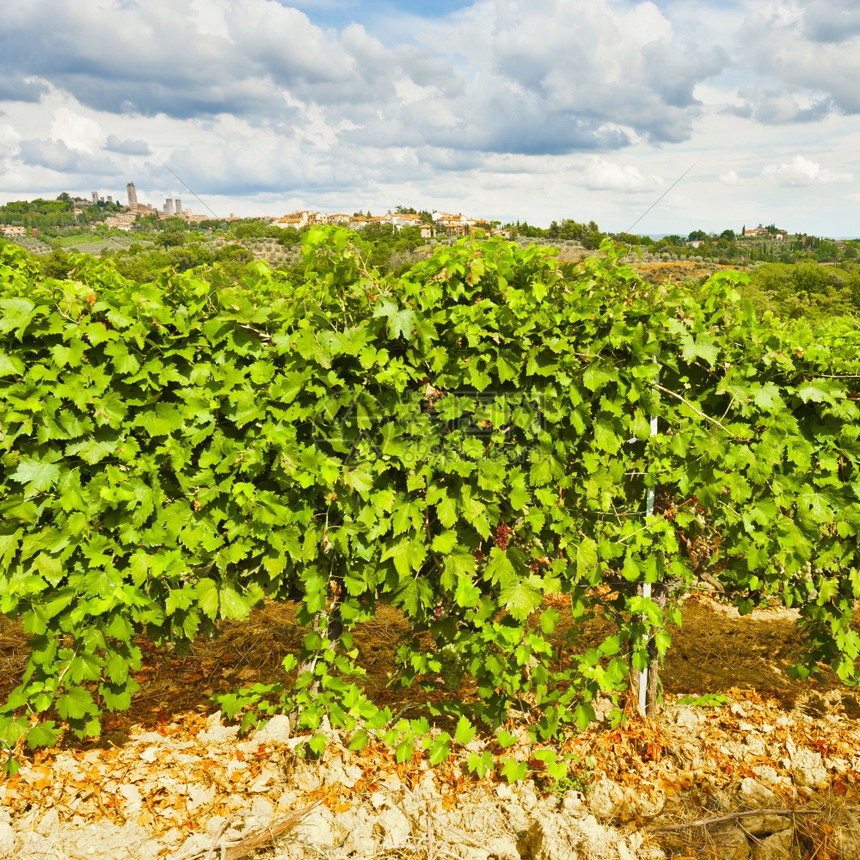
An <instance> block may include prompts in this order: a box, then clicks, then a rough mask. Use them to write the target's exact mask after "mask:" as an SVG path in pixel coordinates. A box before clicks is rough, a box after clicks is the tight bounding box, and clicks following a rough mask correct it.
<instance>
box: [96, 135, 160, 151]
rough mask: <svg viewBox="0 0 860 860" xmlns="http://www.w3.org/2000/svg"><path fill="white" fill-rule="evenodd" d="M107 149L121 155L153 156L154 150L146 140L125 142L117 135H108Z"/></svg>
mask: <svg viewBox="0 0 860 860" xmlns="http://www.w3.org/2000/svg"><path fill="white" fill-rule="evenodd" d="M105 149H107V150H110V152H117V153H119V154H120V155H152V150H151V149H150V148H149V144H148V143H147V142H146V141H145V140H123V139H122V138H119V137H117V136H116V135H115V134H111V135H108V139H107V142H106V143H105Z"/></svg>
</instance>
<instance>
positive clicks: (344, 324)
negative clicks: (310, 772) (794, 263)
mask: <svg viewBox="0 0 860 860" xmlns="http://www.w3.org/2000/svg"><path fill="white" fill-rule="evenodd" d="M603 252H604V253H603V254H602V255H601V256H600V257H593V258H590V259H588V260H586V261H585V262H583V263H581V264H579V265H578V266H576V267H566V266H563V265H561V264H559V263H558V262H557V261H556V259H555V258H554V257H553V255H552V252H550V251H548V250H547V249H544V248H538V247H535V246H532V247H527V248H521V247H519V246H517V245H516V244H513V243H509V242H504V241H501V240H484V239H482V238H480V237H478V238H469V239H465V240H463V241H461V242H459V243H458V244H457V245H455V246H453V247H450V248H441V249H438V250H437V252H436V253H435V254H434V256H433V257H432V258H430V259H429V260H424V261H421V262H419V263H417V264H415V265H414V266H412V267H411V268H410V269H409V270H408V271H406V272H405V273H404V274H401V275H398V276H394V275H386V276H380V275H379V274H378V273H377V272H376V271H375V270H372V269H369V268H368V266H367V264H366V263H365V259H366V256H365V255H364V254H363V252H362V248H361V247H360V244H359V240H358V239H357V238H356V236H355V235H354V234H350V233H348V232H346V231H343V230H338V229H329V228H315V229H313V230H311V231H309V232H308V233H307V235H306V236H305V238H304V240H303V249H302V253H303V259H304V277H303V278H295V276H288V275H286V274H284V273H281V272H277V271H272V270H270V269H269V267H268V266H267V265H266V264H264V263H257V264H252V265H250V266H249V267H248V269H247V273H246V275H245V276H244V277H243V278H242V280H241V282H236V280H235V279H232V278H228V277H227V276H226V275H222V274H220V273H219V270H218V269H217V267H215V268H212V269H210V270H208V271H207V272H206V273H205V274H204V273H202V272H200V271H188V272H183V273H179V274H177V273H175V272H172V271H169V270H165V271H164V272H163V273H162V274H161V276H160V277H159V279H158V280H157V281H156V282H154V283H148V284H137V283H132V282H129V281H128V280H126V279H124V278H123V277H122V276H120V275H119V274H118V273H117V272H116V271H115V270H114V269H113V268H112V266H111V265H110V263H109V262H99V261H97V260H95V259H94V258H91V257H88V256H85V255H81V256H79V257H76V258H75V259H74V261H73V263H74V266H73V269H72V271H71V272H70V274H69V276H68V277H67V278H66V279H63V280H55V279H52V278H48V277H44V276H43V275H41V274H40V273H39V271H40V270H39V269H38V267H37V266H35V265H34V263H33V262H32V260H31V258H29V257H28V255H27V254H26V253H25V252H23V251H21V250H20V249H17V248H14V247H13V246H4V247H0V255H2V256H0V391H2V411H0V463H2V472H0V475H2V477H0V481H2V484H0V508H2V517H0V611H2V613H5V615H7V616H9V617H10V618H16V619H20V620H21V622H22V623H23V625H24V628H25V630H26V632H27V634H28V635H29V637H30V657H29V661H28V664H27V668H26V672H25V674H24V676H23V678H22V680H21V683H20V685H19V686H18V687H17V689H16V690H15V691H14V693H13V694H12V695H11V696H10V698H9V699H8V700H7V701H6V702H5V703H4V704H3V705H2V708H0V748H4V749H5V750H6V751H7V755H8V761H7V769H8V768H13V767H14V752H15V750H20V749H21V748H22V745H23V744H25V743H26V744H27V745H29V746H30V747H36V746H39V745H45V744H51V743H53V742H55V740H56V738H57V736H58V734H59V733H60V732H61V731H62V730H65V729H67V728H68V729H70V730H72V731H74V732H76V733H77V734H78V735H79V736H91V735H96V734H98V732H99V725H100V724H99V715H100V713H101V711H102V710H104V709H124V708H127V707H128V706H129V704H130V702H131V698H132V696H133V695H134V694H135V692H136V690H137V684H136V682H135V680H134V674H135V672H136V670H137V669H139V667H140V665H141V649H140V645H139V637H140V633H141V631H145V633H146V635H148V636H149V637H150V638H151V639H153V640H154V641H155V642H157V643H164V642H167V641H172V642H174V643H177V644H179V645H181V643H182V642H187V641H189V640H191V639H193V638H194V637H196V636H198V635H201V634H207V633H212V632H213V631H214V630H215V626H216V624H217V622H218V621H219V619H237V618H244V617H247V615H248V613H249V611H250V610H251V608H252V607H253V606H254V605H255V604H258V603H259V602H260V601H262V600H264V599H266V598H269V599H273V600H296V601H299V602H300V606H299V614H298V617H299V621H300V622H301V623H303V624H306V625H307V628H308V631H309V632H308V633H307V635H306V636H305V639H304V645H303V649H302V652H301V653H300V654H298V655H296V657H295V658H288V659H287V661H285V665H284V670H285V674H284V681H283V683H281V684H275V685H262V684H257V685H254V686H252V687H250V688H248V689H246V690H243V691H237V692H236V693H235V694H233V695H231V696H228V697H227V698H226V699H225V700H224V702H223V703H222V704H223V705H224V707H225V709H226V710H228V711H229V712H230V713H231V714H236V713H239V712H242V711H243V712H244V713H245V714H246V723H248V722H250V721H251V720H253V719H255V718H257V716H259V715H263V714H266V713H272V712H274V711H276V710H286V711H289V712H292V713H293V714H294V715H296V717H297V720H298V728H299V729H301V730H305V731H307V732H308V734H309V737H310V738H311V745H312V748H314V745H319V744H321V743H323V742H324V738H323V735H314V732H315V731H316V730H317V729H318V728H319V727H320V725H321V723H322V721H323V720H324V719H326V718H327V719H329V720H331V722H332V723H333V724H335V725H338V726H341V727H343V729H344V730H345V731H347V732H348V733H351V737H352V742H353V744H354V746H356V747H360V746H361V745H362V744H363V743H365V742H366V741H367V738H368V736H369V733H372V732H374V731H379V732H382V733H384V734H385V735H386V737H388V738H389V740H391V741H392V742H395V743H400V744H401V745H402V746H403V749H404V750H406V751H407V752H408V751H409V750H411V744H412V743H414V742H418V741H417V740H416V738H417V737H418V736H420V735H421V733H422V726H423V727H424V728H427V725H426V721H425V722H423V723H422V721H420V720H419V721H400V722H399V723H396V724H395V725H394V726H391V725H390V721H391V719H392V717H391V714H390V713H389V712H388V711H387V710H386V709H379V708H378V707H377V706H376V705H374V703H373V702H371V701H369V700H368V699H367V697H366V696H365V695H364V694H363V692H362V683H361V670H360V668H359V667H358V666H357V664H356V659H355V658H356V651H355V650H354V647H353V643H352V640H351V631H352V630H353V629H354V627H355V625H356V624H357V623H359V622H361V621H363V620H366V619H368V618H370V617H372V616H373V614H374V612H375V611H376V607H377V605H378V604H379V603H381V602H382V603H388V604H392V605H394V606H396V607H399V608H400V609H401V610H402V612H403V613H404V614H405V615H406V616H407V617H408V619H409V620H410V623H411V625H412V628H413V630H414V638H413V639H411V640H410V641H406V642H404V643H403V645H402V646H401V648H400V651H399V652H398V660H399V665H400V680H401V682H402V683H406V684H425V685H430V686H435V685H437V684H438V683H439V678H440V676H441V678H442V679H444V682H445V684H446V685H447V686H448V687H449V689H450V690H452V691H456V690H458V689H460V686H461V682H462V681H463V679H464V678H465V679H468V680H469V682H470V683H471V684H472V686H473V689H474V695H471V696H468V697H465V696H464V697H462V698H458V697H456V696H452V697H450V700H449V702H448V704H447V705H444V706H443V705H439V706H438V707H439V708H444V709H446V710H447V711H448V712H449V715H450V716H453V717H454V718H455V719H456V720H458V723H457V726H458V729H457V732H456V735H455V738H450V737H449V736H448V735H447V734H445V733H443V734H441V735H438V736H436V737H435V739H434V740H433V741H432V744H433V746H432V748H431V750H430V753H431V759H435V760H440V759H441V758H443V757H444V756H446V755H447V754H448V751H449V748H450V743H451V742H453V741H454V740H458V741H460V742H462V741H463V740H464V739H466V738H470V737H471V736H472V733H473V731H474V728H473V727H479V726H480V727H483V728H484V730H490V731H492V730H496V729H499V728H500V727H502V726H503V725H505V723H506V721H507V720H508V718H509V716H510V714H511V713H512V712H513V711H527V712H528V713H529V715H530V724H531V731H532V733H533V735H534V737H535V738H536V739H540V740H547V739H550V738H553V737H555V736H556V735H557V734H558V732H559V731H560V730H561V729H562V728H563V727H565V726H570V725H580V726H583V725H585V724H587V723H588V721H589V720H590V719H591V718H592V716H593V714H592V710H591V704H590V703H591V702H592V701H593V700H594V698H595V696H597V695H598V694H600V693H601V692H605V693H609V694H615V693H618V692H619V691H622V690H623V689H625V687H626V686H627V684H628V679H629V673H630V669H631V666H632V667H633V668H634V669H641V668H643V667H644V666H645V665H646V664H648V663H649V662H652V661H654V660H659V659H660V657H661V656H662V655H663V654H665V652H666V649H667V648H668V647H669V644H670V635H669V628H670V623H671V622H672V621H677V620H678V617H679V613H678V608H677V606H678V599H679V598H680V597H681V596H683V595H684V594H685V593H686V592H687V591H689V589H691V588H693V587H696V585H697V583H699V582H700V580H701V578H702V577H706V578H708V580H709V581H712V582H716V583H718V584H719V585H720V587H721V588H724V589H725V590H726V592H727V593H728V594H730V595H732V596H733V597H734V599H735V600H736V602H737V604H738V605H739V607H740V608H741V609H742V611H746V610H749V609H751V608H752V607H753V606H754V605H755V604H756V602H758V601H761V600H764V599H767V598H771V597H773V596H777V597H779V598H780V599H781V600H782V601H783V602H784V603H785V605H787V606H797V607H799V608H800V616H801V624H802V625H803V627H804V630H805V641H806V647H805V650H804V653H803V654H801V655H799V661H798V665H797V667H796V671H797V672H798V673H799V674H800V675H801V676H807V675H809V674H810V673H812V672H815V671H816V670H817V668H818V667H820V666H821V665H826V666H828V667H832V668H833V669H834V670H835V671H836V672H837V673H838V675H839V677H840V678H841V679H842V680H843V681H844V682H853V681H855V680H857V677H858V655H860V637H858V634H857V632H856V630H855V629H853V628H852V626H851V624H852V617H853V610H854V605H855V600H856V599H857V597H858V595H860V550H858V539H857V533H858V527H860V473H858V458H860V438H858V437H860V420H858V419H860V404H858V401H857V390H858V385H857V381H858V378H860V334H858V332H857V330H856V328H855V327H854V325H852V324H851V323H850V322H849V321H839V320H831V321H828V322H827V324H826V325H820V326H818V327H817V328H815V329H814V330H813V329H812V328H810V327H809V325H808V324H803V323H798V322H795V323H792V324H782V323H779V322H778V321H776V320H774V319H764V320H762V319H757V318H756V316H755V314H754V313H753V311H752V309H751V308H750V307H749V306H748V305H746V306H745V305H744V304H743V303H742V302H741V301H740V300H739V298H738V296H737V294H736V293H735V291H734V288H733V282H732V280H731V276H729V275H725V274H720V275H718V276H715V277H713V278H711V279H710V280H709V281H708V282H707V283H706V284H704V285H703V286H701V287H699V288H698V289H696V290H695V291H693V292H691V290H689V289H687V288H684V287H676V286H672V285H663V286H652V285H650V284H647V283H645V282H643V281H642V280H641V279H640V278H639V277H638V276H637V275H636V273H635V272H634V271H633V270H632V269H630V268H629V267H627V266H625V265H623V264H622V263H621V262H620V259H619V256H618V254H617V253H616V251H615V250H614V249H613V247H612V246H611V245H607V246H605V247H604V248H603ZM732 276H734V277H739V276H737V275H732ZM290 277H292V280H290V279H289V278H290ZM652 418H656V419H657V425H656V426H657V433H656V434H653V435H652V432H651V420H652ZM649 490H650V491H652V493H653V494H654V495H656V498H657V501H658V503H657V505H656V507H655V506H651V505H648V504H646V497H647V496H648V495H649V492H648V491H649ZM696 545H700V546H701V545H706V546H707V547H708V552H707V553H706V554H702V553H694V552H690V551H689V547H691V546H696ZM646 584H647V585H651V590H650V591H651V596H645V595H646V594H648V589H643V586H645V585H646ZM554 595H565V596H566V599H565V600H564V601H553V600H547V599H546V598H547V597H552V596H554ZM559 606H563V607H564V609H563V611H564V612H565V613H569V615H570V616H571V617H569V618H566V619H565V624H564V625H561V626H560V625H559V621H560V620H561V614H560V610H559V608H558V607H559ZM568 607H569V608H568ZM595 617H600V618H607V619H610V620H611V621H612V623H613V628H612V631H611V633H610V634H608V635H606V637H605V638H604V639H603V641H602V642H601V643H598V644H596V645H595V644H594V643H593V642H590V644H589V645H588V647H586V646H585V645H584V644H583V642H584V641H585V640H584V639H583V635H582V634H583V630H584V628H585V626H586V625H587V624H588V623H589V622H590V621H591V620H592V619H593V618H595ZM562 626H563V630H564V633H563V635H560V634H559V632H558V631H559V629H561V627H562ZM422 637H423V638H422ZM428 641H429V642H432V643H434V644H433V646H432V647H426V644H422V642H423V643H427V642H428ZM475 766H476V767H482V766H484V765H481V763H477V764H476V765H475Z"/></svg>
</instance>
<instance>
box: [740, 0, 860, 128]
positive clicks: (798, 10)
mask: <svg viewBox="0 0 860 860" xmlns="http://www.w3.org/2000/svg"><path fill="white" fill-rule="evenodd" d="M852 3H853V0H852ZM828 15H829V13H826V10H825V8H824V6H823V5H822V4H818V3H816V4H814V5H813V7H811V8H810V10H809V11H808V12H802V7H799V6H796V5H787V6H780V5H778V4H769V5H768V6H766V7H764V8H762V9H760V10H759V11H757V12H756V13H754V14H753V15H751V16H750V17H749V18H748V19H747V20H746V21H745V22H744V25H743V27H742V28H741V30H740V32H739V34H738V37H739V40H740V44H741V47H742V49H744V50H745V51H746V54H747V56H748V57H749V62H750V64H751V66H752V68H753V69H754V70H755V71H756V72H757V73H758V74H759V75H761V76H762V80H763V85H762V86H761V87H760V88H759V89H760V90H761V91H762V94H760V95H759V96H758V97H757V98H755V99H753V98H750V97H749V95H748V94H747V96H746V97H747V99H748V101H749V102H750V108H751V111H752V114H753V116H755V117H756V118H757V119H760V120H761V121H762V122H798V121H805V120H811V119H818V118H820V117H821V116H823V115H825V114H826V113H828V112H838V111H841V112H842V113H845V114H857V113H860V87H858V86H857V81H858V80H860V18H858V13H855V12H854V11H853V7H849V5H848V3H846V2H837V3H836V4H835V8H834V10H833V14H832V15H829V17H828ZM840 27H841V29H842V34H843V35H844V38H840V39H836V38H835V35H836V31H837V30H839V29H840ZM828 34H829V35H828ZM770 92H779V93H781V94H782V93H784V94H785V95H784V96H780V98H781V99H783V101H784V100H793V101H795V102H796V103H797V104H798V105H799V104H800V103H801V102H803V101H808V102H812V106H811V107H809V108H799V107H798V108H797V110H795V111H792V110H790V109H787V108H786V106H785V104H783V105H782V106H777V105H775V104H774V98H773V97H772V96H769V95H768V93H770ZM781 116H782V117H784V118H780V117H781Z"/></svg>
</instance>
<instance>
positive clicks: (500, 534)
mask: <svg viewBox="0 0 860 860" xmlns="http://www.w3.org/2000/svg"><path fill="white" fill-rule="evenodd" d="M510 534H511V530H510V529H509V528H508V526H507V525H506V524H505V523H499V524H498V525H497V526H496V546H497V547H498V548H499V549H507V548H508V540H509V538H510Z"/></svg>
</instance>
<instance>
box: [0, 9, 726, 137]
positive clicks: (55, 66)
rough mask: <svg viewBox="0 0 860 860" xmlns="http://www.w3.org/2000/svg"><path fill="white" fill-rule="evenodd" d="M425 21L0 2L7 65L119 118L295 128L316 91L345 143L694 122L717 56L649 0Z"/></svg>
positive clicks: (564, 133)
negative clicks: (340, 24)
mask: <svg viewBox="0 0 860 860" xmlns="http://www.w3.org/2000/svg"><path fill="white" fill-rule="evenodd" d="M46 20H50V21H52V27H51V29H50V32H48V30H47V29H46V28H45V27H44V21H46ZM548 22H552V26H551V27H547V23H548ZM431 30H432V32H429V35H427V36H426V37H425V36H422V41H423V44H420V45H419V44H415V43H414V42H413V43H412V44H409V43H407V42H403V43H401V44H395V45H393V46H388V45H385V44H383V42H381V41H380V40H379V39H378V38H376V37H375V36H374V35H372V34H370V33H368V32H367V31H366V30H365V28H364V27H363V26H361V25H359V24H350V25H348V26H346V27H344V28H343V29H342V30H341V31H339V32H338V31H334V30H323V29H321V28H320V27H317V26H315V25H314V24H313V23H312V22H311V20H310V19H309V18H308V17H307V15H306V14H304V13H303V12H301V11H299V10H298V9H295V8H291V7H290V6H288V5H285V4H284V3H281V2H277V0H233V2H229V3H228V2H227V0H194V2H193V3H192V4H191V6H190V9H189V7H188V6H186V5H185V4H176V3H174V2H172V0H147V2H146V3H145V4H144V3H131V2H124V0H103V2H102V3H99V4H95V5H93V4H89V5H88V4H70V3H68V2H67V0H30V2H28V3H27V4H21V5H20V7H18V8H16V9H14V10H13V11H12V12H11V13H10V14H9V15H7V16H6V18H5V19H4V26H3V29H2V31H1V32H0V75H2V73H3V72H4V71H6V72H11V71H16V72H23V73H26V74H29V75H36V76H39V78H40V79H44V80H46V81H48V82H49V83H50V84H51V86H53V87H56V88H58V89H59V90H61V91H63V92H65V93H68V94H70V95H71V96H73V97H74V98H75V99H77V100H78V101H79V102H80V103H81V104H83V105H85V106H87V107H89V108H90V109H92V110H94V111H100V112H107V113H114V114H118V115H121V116H125V117H129V118H131V117H134V116H145V117H156V116H159V115H161V114H164V115H166V116H168V117H172V118H176V119H181V120H198V119H199V120H210V121H211V120H214V119H215V118H216V117H218V116H221V115H225V114H229V115H233V116H237V117H241V118H243V119H244V120H246V121H247V122H249V123H252V124H254V125H256V126H257V127H259V128H275V129H279V130H282V133H283V134H284V135H285V136H286V137H288V138H291V137H293V136H294V135H293V134H292V129H294V128H299V127H300V126H301V124H302V123H303V122H304V120H305V119H306V117H307V116H308V115H309V114H311V113H312V111H313V110H314V109H315V110H316V111H317V114H318V115H320V114H321V115H322V118H323V121H324V122H325V124H326V125H327V126H328V127H329V128H334V129H336V132H335V135H336V139H338V140H342V141H343V142H344V143H345V144H347V145H352V146H366V145H370V142H372V143H373V145H375V146H379V145H383V146H386V145H387V146H395V147H396V146H401V145H409V146H426V145H430V146H438V147H442V148H446V149H463V150H472V151H476V152H486V153H525V154H558V153H567V152H576V151H588V150H593V149H596V148H600V149H619V148H622V147H625V146H629V145H630V144H631V143H633V142H634V141H636V140H639V139H645V140H651V141H655V142H677V141H682V140H685V139H687V138H688V137H689V135H690V134H691V132H692V127H693V123H694V121H695V120H696V118H697V117H698V116H699V114H700V105H699V103H698V101H697V100H696V98H695V96H694V90H695V87H696V85H697V84H698V83H701V82H702V81H704V80H707V79H708V78H710V77H713V76H715V75H717V74H718V73H719V72H720V70H721V68H722V67H723V66H724V65H725V64H726V62H727V60H726V56H725V52H723V51H721V50H720V49H718V48H714V49H711V50H708V51H701V50H699V49H698V47H697V46H694V45H692V44H683V43H681V41H680V40H679V39H678V37H677V36H676V35H675V33H674V32H673V28H672V25H671V23H670V21H669V20H668V19H667V18H666V17H665V16H664V14H663V13H662V12H661V11H660V10H659V9H658V7H657V6H656V5H655V4H654V3H652V2H644V3H639V4H638V5H635V6H633V7H624V6H620V7H619V6H616V5H614V4H610V2H609V0H592V2H589V3H588V4H583V3H582V2H580V0H530V2H528V3H526V0H479V2H476V3H475V4H474V5H473V6H471V7H470V8H467V9H464V10H462V11H460V12H459V13H458V14H457V15H456V16H454V17H452V18H444V19H439V20H436V21H435V22H434V24H433V27H432V28H431Z"/></svg>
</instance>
